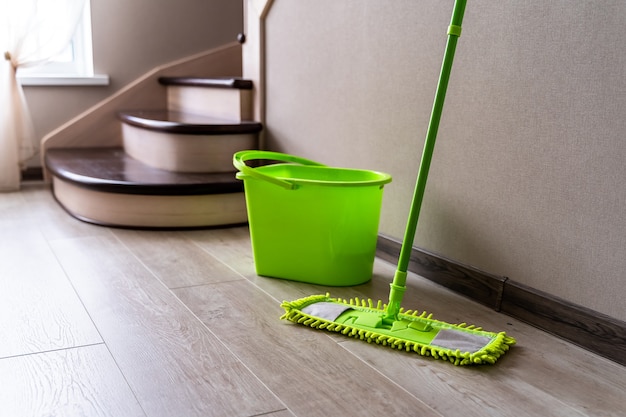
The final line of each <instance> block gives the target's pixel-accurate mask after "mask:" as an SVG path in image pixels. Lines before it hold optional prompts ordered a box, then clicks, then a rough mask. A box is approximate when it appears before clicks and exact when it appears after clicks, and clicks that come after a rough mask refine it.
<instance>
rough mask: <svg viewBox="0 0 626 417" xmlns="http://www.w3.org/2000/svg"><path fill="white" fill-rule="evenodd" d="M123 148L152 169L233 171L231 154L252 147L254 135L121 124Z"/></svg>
mask: <svg viewBox="0 0 626 417" xmlns="http://www.w3.org/2000/svg"><path fill="white" fill-rule="evenodd" d="M122 137H123V144H124V150H125V152H126V153H128V154H129V155H130V156H132V157H133V158H135V159H137V160H139V161H141V162H143V163H144V164H147V165H150V166H152V167H155V168H160V169H165V170H168V171H177V172H205V173H210V172H234V171H235V169H234V167H233V164H232V158H233V154H234V153H235V152H238V151H241V150H245V149H255V148H256V146H257V140H258V139H257V138H258V135H257V134H256V133H252V134H236V135H185V134H178V133H168V132H158V131H154V130H148V129H142V128H138V127H135V126H131V125H128V124H123V125H122Z"/></svg>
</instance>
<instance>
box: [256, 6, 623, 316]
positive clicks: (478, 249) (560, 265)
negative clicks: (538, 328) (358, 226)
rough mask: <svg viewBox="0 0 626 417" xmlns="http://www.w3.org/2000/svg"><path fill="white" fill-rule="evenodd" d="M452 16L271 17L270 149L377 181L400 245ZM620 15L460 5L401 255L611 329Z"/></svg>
mask: <svg viewBox="0 0 626 417" xmlns="http://www.w3.org/2000/svg"><path fill="white" fill-rule="evenodd" d="M452 4H453V2H452V0H450V1H441V0H420V1H415V0H393V1H385V2H383V1H379V0H358V1H357V0H342V1H336V0H315V1H313V0H308V1H288V0H275V1H274V4H273V6H272V8H271V10H270V12H269V14H268V17H267V22H266V31H267V35H266V41H265V48H266V51H267V55H266V62H267V66H266V80H267V85H266V93H267V102H266V104H267V107H266V117H267V119H266V123H267V140H268V146H269V147H271V148H273V149H275V150H280V151H284V152H289V153H295V154H299V155H302V156H305V157H309V158H312V159H317V160H320V161H322V162H325V163H328V164H335V165H340V166H352V167H360V168H367V169H375V170H381V171H386V172H389V173H390V174H392V175H393V178H394V181H393V182H392V183H391V184H390V185H389V186H387V187H386V190H385V201H384V205H383V214H382V219H381V227H380V232H381V233H383V234H386V235H390V236H393V237H398V238H401V237H402V235H403V231H404V226H405V219H406V217H407V214H408V208H409V204H410V197H411V194H412V191H413V185H414V181H415V176H416V172H417V166H418V159H419V156H420V155H421V147H422V144H423V138H424V136H425V129H426V124H427V121H428V117H429V115H430V106H431V103H432V99H433V95H434V89H435V85H436V81H437V76H438V72H439V66H440V63H441V58H442V56H443V50H444V46H445V40H446V35H445V33H446V29H447V25H448V23H449V20H450V14H451V9H452ZM624 27H626V2H624V1H622V0H607V1H602V2H597V1H590V0H584V1H583V0H553V1H544V0H532V1H523V2H520V1H516V0H504V1H486V0H474V1H469V2H468V6H467V11H466V15H465V21H464V29H463V34H462V36H461V38H460V40H459V44H458V49H457V55H456V60H455V65H454V68H453V71H452V78H451V81H450V86H449V90H448V99H447V101H446V107H445V109H444V115H443V119H442V123H441V128H440V132H439V139H438V142H437V146H436V149H435V155H434V159H433V165H432V169H431V172H430V178H429V184H428V187H427V191H426V196H425V202H424V207H423V210H422V215H421V218H420V224H419V227H418V233H417V236H416V241H415V244H416V245H417V246H419V247H422V248H425V249H427V250H430V251H433V252H436V253H439V254H441V255H443V256H445V257H448V258H451V259H454V260H456V261H459V262H462V263H465V264H469V265H472V266H475V267H477V268H479V269H481V270H484V271H486V272H490V273H493V274H499V275H504V276H508V277H510V278H511V279H513V280H515V281H518V282H521V283H524V284H527V285H529V286H532V287H534V288H537V289H539V290H543V291H547V292H548V293H551V294H553V295H556V296H559V297H562V298H564V299H566V300H569V301H571V302H574V303H578V304H581V305H583V306H586V307H589V308H591V309H594V310H596V311H599V312H602V313H606V314H608V315H611V316H613V317H615V318H618V319H621V320H626V302H625V301H624V300H625V299H626V286H625V285H624V283H625V281H626V280H625V276H626V219H625V218H624V217H625V213H626V210H625V206H626V185H625V180H626V140H625V139H624V136H625V134H626V117H625V115H626V48H624V47H623V39H624V37H623V28H624Z"/></svg>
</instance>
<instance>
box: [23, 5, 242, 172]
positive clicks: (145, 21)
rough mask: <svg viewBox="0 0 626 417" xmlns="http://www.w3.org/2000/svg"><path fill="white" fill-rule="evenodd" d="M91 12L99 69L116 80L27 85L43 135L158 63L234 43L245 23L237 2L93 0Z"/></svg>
mask: <svg viewBox="0 0 626 417" xmlns="http://www.w3.org/2000/svg"><path fill="white" fill-rule="evenodd" d="M91 13H92V30H93V47H94V67H95V72H96V73H100V74H102V73H103V74H108V75H109V77H110V79H111V83H110V85H109V86H108V87H78V86H77V87H30V86H29V87H24V90H25V94H26V98H27V100H28V104H29V107H30V109H31V112H32V115H33V121H34V123H35V128H36V131H37V134H38V136H39V137H40V138H41V137H43V136H44V135H45V134H46V133H48V132H50V131H52V130H53V129H55V128H56V127H58V126H60V125H61V124H63V123H64V122H66V121H68V120H70V119H72V118H73V117H75V116H77V115H78V114H80V113H82V112H83V111H84V110H86V109H88V108H90V107H91V106H93V105H94V104H96V103H98V102H100V101H101V100H103V99H105V98H107V97H109V96H111V95H112V94H113V93H115V92H116V91H118V90H120V89H121V88H122V87H124V86H125V85H127V84H129V83H131V82H132V81H133V80H135V79H136V78H138V77H139V76H141V75H142V74H144V73H146V72H148V71H150V70H151V69H153V68H155V67H157V66H160V65H164V64H166V63H169V62H171V61H175V60H178V59H181V58H184V57H187V56H190V55H193V54H197V53H199V52H202V51H206V50H209V49H212V48H215V47H217V46H221V45H224V44H226V43H228V42H233V41H234V40H235V39H236V37H237V34H238V33H239V32H241V31H242V26H243V9H242V3H241V2H239V1H232V0H202V1H200V0H133V1H126V0H91ZM189 75H193V74H189ZM224 75H228V74H224ZM30 165H39V157H38V156H36V157H35V158H33V160H32V162H31V163H30Z"/></svg>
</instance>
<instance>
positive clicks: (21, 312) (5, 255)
mask: <svg viewBox="0 0 626 417" xmlns="http://www.w3.org/2000/svg"><path fill="white" fill-rule="evenodd" d="M0 317H1V320H0V341H1V342H0V358H3V357H9V356H17V355H24V354H29V353H36V352H45V351H49V350H57V349H63V348H70V347H76V346H83V345H90V344H95V343H101V342H102V339H101V337H100V335H99V333H98V331H97V329H96V327H95V326H94V324H93V323H92V321H91V319H90V317H89V315H88V314H87V312H86V311H85V308H84V307H83V305H82V303H81V301H80V299H79V298H78V296H77V295H76V293H75V292H74V289H73V288H72V286H71V284H70V282H69V281H68V280H67V277H66V276H65V273H64V271H63V269H62V268H61V265H60V264H59V262H58V261H57V259H56V257H55V256H54V253H53V252H52V250H51V248H50V247H49V245H48V243H47V242H46V240H45V239H44V238H43V236H42V234H41V233H40V231H39V230H38V227H37V225H36V224H33V222H31V221H29V220H23V219H20V220H16V219H13V220H7V219H0Z"/></svg>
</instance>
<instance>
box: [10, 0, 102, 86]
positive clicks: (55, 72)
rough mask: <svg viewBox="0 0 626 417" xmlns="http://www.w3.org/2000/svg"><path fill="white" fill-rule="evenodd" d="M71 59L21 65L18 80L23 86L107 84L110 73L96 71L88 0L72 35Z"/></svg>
mask: <svg viewBox="0 0 626 417" xmlns="http://www.w3.org/2000/svg"><path fill="white" fill-rule="evenodd" d="M71 48H72V51H71V52H72V54H73V57H74V59H73V60H71V61H65V62H61V61H54V60H51V61H50V62H47V63H44V64H41V65H35V66H32V67H26V68H18V70H17V74H16V75H17V79H18V81H19V82H20V84H22V85H34V86H43V85H108V84H109V77H108V76H107V75H96V74H94V67H93V43H92V36H91V5H90V1H89V0H86V1H85V6H84V8H83V15H82V17H81V19H80V22H79V23H78V26H77V27H76V32H75V33H74V37H73V38H72V45H71ZM64 52H65V51H64Z"/></svg>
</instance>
